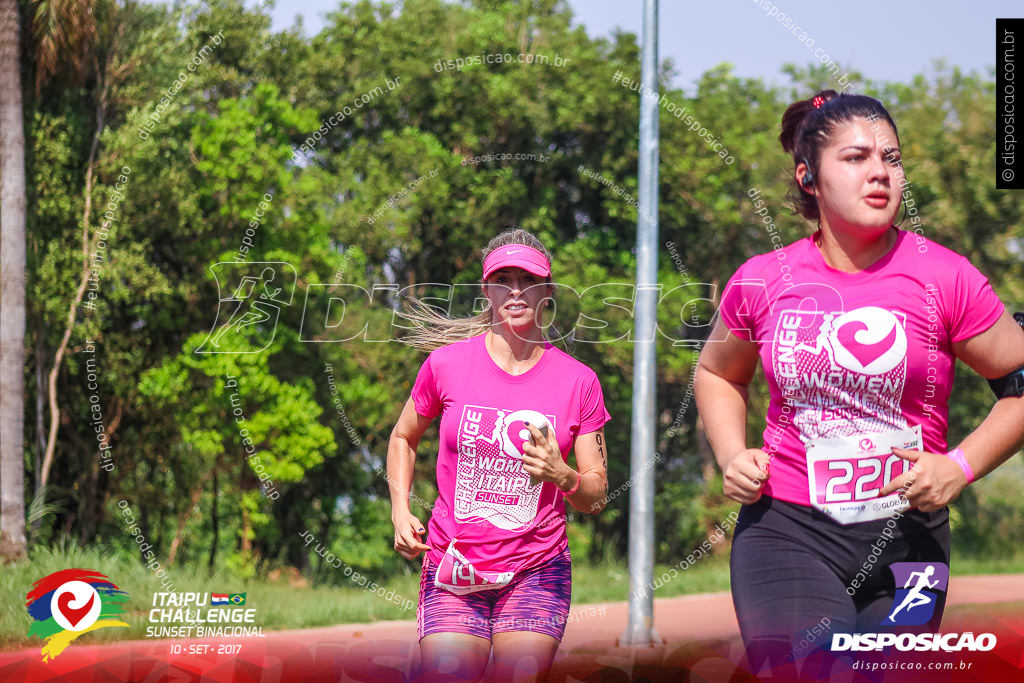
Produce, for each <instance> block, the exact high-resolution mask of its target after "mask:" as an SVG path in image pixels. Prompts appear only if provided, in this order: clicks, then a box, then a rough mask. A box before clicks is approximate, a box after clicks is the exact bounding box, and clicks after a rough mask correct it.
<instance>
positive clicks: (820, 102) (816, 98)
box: [812, 95, 825, 109]
mask: <svg viewBox="0 0 1024 683" xmlns="http://www.w3.org/2000/svg"><path fill="white" fill-rule="evenodd" d="M812 102H813V104H814V108H815V109H821V105H823V104H825V98H824V97H822V96H821V95H815V96H814V99H813V100H812Z"/></svg>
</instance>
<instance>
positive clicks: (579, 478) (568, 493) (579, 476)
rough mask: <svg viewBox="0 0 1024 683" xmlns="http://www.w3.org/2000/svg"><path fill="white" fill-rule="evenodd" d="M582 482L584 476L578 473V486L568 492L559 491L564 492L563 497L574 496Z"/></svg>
mask: <svg viewBox="0 0 1024 683" xmlns="http://www.w3.org/2000/svg"><path fill="white" fill-rule="evenodd" d="M581 481H583V475H582V474H580V473H579V472H577V473H576V485H575V486H573V487H572V488H571V489H569V490H568V491H562V489H558V490H559V491H562V495H563V496H571V495H572V494H574V493H576V491H578V490H579V488H580V482H581Z"/></svg>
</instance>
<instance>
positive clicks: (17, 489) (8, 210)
mask: <svg viewBox="0 0 1024 683" xmlns="http://www.w3.org/2000/svg"><path fill="white" fill-rule="evenodd" d="M20 35H21V30H20V24H19V17H18V2H17V0H0V559H4V560H13V559H17V558H19V557H23V556H24V555H25V488H24V478H25V463H24V459H25V451H24V443H23V440H24V428H25V425H24V421H25V393H24V386H23V382H22V377H23V372H24V370H25V128H24V119H23V115H22V103H21V59H20V49H19V45H20Z"/></svg>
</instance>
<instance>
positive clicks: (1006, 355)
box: [953, 311, 1024, 478]
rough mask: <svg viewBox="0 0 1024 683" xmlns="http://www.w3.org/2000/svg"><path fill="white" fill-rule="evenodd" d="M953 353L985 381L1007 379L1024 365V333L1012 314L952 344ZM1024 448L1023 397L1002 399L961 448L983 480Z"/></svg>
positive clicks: (1003, 316) (968, 436) (1004, 312)
mask: <svg viewBox="0 0 1024 683" xmlns="http://www.w3.org/2000/svg"><path fill="white" fill-rule="evenodd" d="M953 353H955V354H956V356H957V358H959V359H961V360H962V361H963V362H965V363H967V365H969V366H970V367H971V368H972V369H974V370H975V371H976V372H978V374H980V375H981V376H982V377H985V378H986V379H996V378H997V377H1002V376H1003V375H1007V374H1009V373H1011V372H1013V371H1014V370H1016V369H1017V368H1019V367H1021V366H1022V365H1024V329H1021V327H1020V325H1018V324H1017V323H1016V322H1015V321H1014V320H1013V317H1012V316H1010V314H1009V313H1007V312H1006V311H1003V315H1002V317H1001V318H999V320H997V321H996V322H995V324H994V325H992V327H990V328H988V329H987V330H985V331H984V332H982V333H981V334H979V335H976V336H974V337H971V338H970V339H965V340H963V341H961V342H957V343H955V344H953ZM1022 446H1024V397H1020V398H1001V399H999V400H998V401H996V404H995V405H994V406H992V410H991V411H990V412H989V414H988V417H986V418H985V420H984V421H983V422H982V423H981V424H980V425H978V427H977V429H975V430H974V431H973V432H971V433H970V434H968V435H967V438H966V439H964V440H963V442H962V443H961V444H960V448H962V449H963V451H964V455H965V457H966V458H967V462H968V464H970V466H971V469H972V470H974V475H975V477H977V478H981V477H983V476H985V475H986V474H988V473H989V472H991V471H992V470H994V469H995V468H997V467H999V466H1000V465H1001V464H1003V463H1004V462H1006V461H1007V460H1008V459H1009V458H1010V456H1012V455H1013V454H1014V453H1016V452H1017V451H1019V450H1020V449H1021V447H1022Z"/></svg>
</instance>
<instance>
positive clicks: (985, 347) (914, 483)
mask: <svg viewBox="0 0 1024 683" xmlns="http://www.w3.org/2000/svg"><path fill="white" fill-rule="evenodd" d="M953 353H954V354H956V356H957V357H958V358H960V359H961V360H963V361H964V362H965V363H967V365H969V366H970V367H971V368H972V369H974V370H976V371H977V372H978V373H979V374H980V375H982V376H983V377H985V378H987V379H995V378H997V377H1002V376H1003V375H1006V374H1009V373H1010V372H1013V371H1014V370H1016V369H1017V368H1019V367H1020V366H1022V365H1024V330H1022V329H1021V328H1020V326H1019V325H1017V323H1016V322H1014V320H1013V318H1012V317H1011V316H1010V314H1009V313H1006V312H1004V313H1003V315H1002V317H1000V318H999V320H997V321H996V322H995V324H993V325H992V327H990V328H988V329H987V330H985V331H984V332H982V333H981V334H978V335H975V336H973V337H971V338H970V339H965V340H963V341H960V342H955V343H954V344H953ZM1022 446H1024V397H1011V398H1001V399H999V400H998V401H996V404H995V405H994V406H993V407H992V410H991V411H990V412H989V414H988V416H987V417H986V418H985V419H984V420H983V421H982V423H981V424H980V425H978V427H977V428H976V429H975V430H974V431H973V432H971V433H970V434H968V435H967V438H965V439H964V440H963V442H962V443H961V444H960V448H961V449H962V450H963V452H964V457H965V458H966V460H967V464H968V465H970V468H971V470H972V471H973V473H974V476H975V478H981V477H983V476H985V475H986V474H988V473H989V472H991V471H992V470H994V469H995V468H997V467H999V465H1001V464H1002V463H1004V462H1005V461H1006V460H1008V459H1009V458H1010V456H1012V455H1013V454H1014V453H1016V452H1017V451H1018V450H1020V448H1021V447H1022ZM893 452H894V453H895V454H896V455H898V456H900V457H902V458H905V459H906V460H909V461H911V462H913V463H914V467H913V468H912V469H911V470H910V472H907V473H906V474H903V475H901V476H899V477H896V478H895V479H893V480H892V481H891V482H889V484H888V485H887V486H885V487H884V488H882V490H881V491H880V492H879V495H882V496H884V495H888V494H889V493H892V492H893V491H896V490H898V489H902V488H904V487H907V488H906V489H905V491H906V493H905V495H906V497H907V500H908V501H910V504H911V505H913V506H915V507H917V508H918V509H919V510H922V511H924V512H928V511H931V510H938V509H940V508H942V507H944V506H945V505H948V504H949V503H951V502H952V501H954V500H956V499H957V497H958V496H959V495H960V493H961V492H962V491H963V490H964V488H965V487H966V486H967V483H968V482H967V476H966V475H965V474H964V472H963V470H961V469H960V466H959V465H958V464H957V463H956V462H954V461H953V460H952V459H950V458H948V457H946V455H945V454H944V453H929V452H927V451H905V450H900V449H894V451H893Z"/></svg>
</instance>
